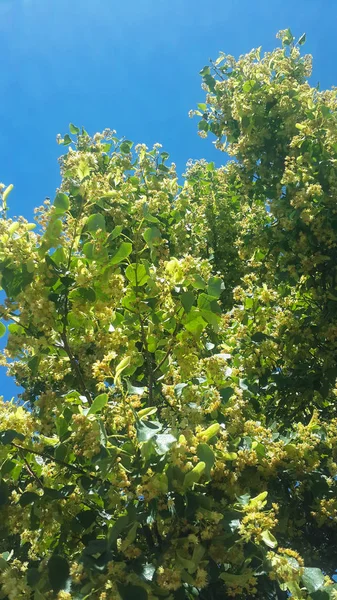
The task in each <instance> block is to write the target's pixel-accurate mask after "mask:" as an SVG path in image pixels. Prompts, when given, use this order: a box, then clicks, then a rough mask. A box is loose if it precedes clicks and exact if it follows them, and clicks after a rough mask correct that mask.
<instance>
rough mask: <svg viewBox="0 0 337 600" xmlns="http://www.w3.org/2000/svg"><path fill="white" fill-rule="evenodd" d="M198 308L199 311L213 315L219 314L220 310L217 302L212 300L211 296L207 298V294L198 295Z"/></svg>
mask: <svg viewBox="0 0 337 600" xmlns="http://www.w3.org/2000/svg"><path fill="white" fill-rule="evenodd" d="M198 307H199V308H200V309H201V310H206V311H209V312H213V313H220V312H221V308H220V306H219V304H218V302H217V300H215V299H214V298H213V296H209V295H208V294H200V295H199V298H198Z"/></svg>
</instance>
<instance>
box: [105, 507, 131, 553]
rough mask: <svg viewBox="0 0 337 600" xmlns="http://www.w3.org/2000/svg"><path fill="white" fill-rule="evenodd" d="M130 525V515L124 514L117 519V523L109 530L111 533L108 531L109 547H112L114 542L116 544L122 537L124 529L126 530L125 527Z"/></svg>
mask: <svg viewBox="0 0 337 600" xmlns="http://www.w3.org/2000/svg"><path fill="white" fill-rule="evenodd" d="M128 525H129V517H128V515H122V516H121V517H119V518H118V519H117V521H116V523H114V525H113V526H112V527H111V529H110V530H109V533H108V547H109V548H111V546H113V544H115V542H116V541H117V539H118V538H119V537H120V534H121V533H122V531H124V529H125V528H126V527H127V526H128Z"/></svg>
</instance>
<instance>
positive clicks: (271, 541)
mask: <svg viewBox="0 0 337 600" xmlns="http://www.w3.org/2000/svg"><path fill="white" fill-rule="evenodd" d="M261 538H262V540H263V541H264V543H265V544H266V546H268V548H276V546H277V539H276V538H275V537H274V536H273V534H272V533H270V531H269V530H268V529H267V530H266V531H263V532H262V534H261Z"/></svg>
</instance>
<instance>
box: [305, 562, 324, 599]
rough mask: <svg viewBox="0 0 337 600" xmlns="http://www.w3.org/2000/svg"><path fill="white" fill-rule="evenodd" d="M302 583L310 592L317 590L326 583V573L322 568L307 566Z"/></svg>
mask: <svg viewBox="0 0 337 600" xmlns="http://www.w3.org/2000/svg"><path fill="white" fill-rule="evenodd" d="M302 583H303V585H305V587H306V588H307V590H308V592H309V594H312V593H313V592H317V590H319V589H320V588H321V587H323V585H324V575H323V573H322V571H321V569H317V568H311V567H306V568H305V569H304V573H303V575H302Z"/></svg>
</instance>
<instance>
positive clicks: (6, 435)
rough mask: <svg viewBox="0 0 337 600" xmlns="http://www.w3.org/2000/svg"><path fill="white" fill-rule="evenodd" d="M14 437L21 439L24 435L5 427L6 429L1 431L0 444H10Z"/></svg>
mask: <svg viewBox="0 0 337 600" xmlns="http://www.w3.org/2000/svg"><path fill="white" fill-rule="evenodd" d="M15 438H17V439H18V440H21V441H23V440H24V439H25V436H24V435H23V434H22V433H18V432H17V431H14V429H7V430H6V431H1V433H0V444H4V445H6V444H11V443H12V441H13V440H15Z"/></svg>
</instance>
